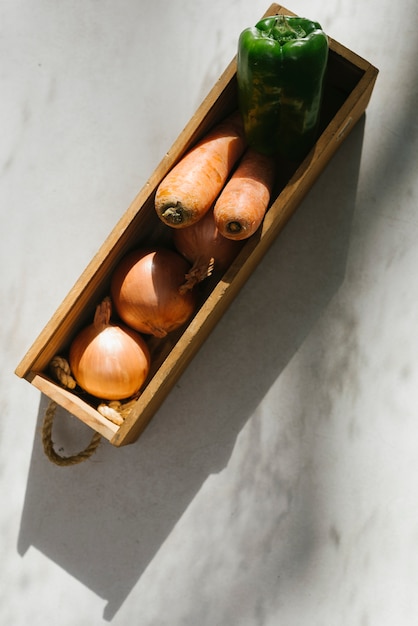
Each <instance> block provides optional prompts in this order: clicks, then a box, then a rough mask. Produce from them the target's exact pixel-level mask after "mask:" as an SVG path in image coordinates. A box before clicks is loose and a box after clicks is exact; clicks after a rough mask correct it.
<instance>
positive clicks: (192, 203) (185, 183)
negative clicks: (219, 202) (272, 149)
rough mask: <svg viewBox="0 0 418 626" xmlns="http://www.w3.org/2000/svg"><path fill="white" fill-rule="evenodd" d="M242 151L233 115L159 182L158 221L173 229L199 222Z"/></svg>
mask: <svg viewBox="0 0 418 626" xmlns="http://www.w3.org/2000/svg"><path fill="white" fill-rule="evenodd" d="M244 149H245V138H244V130H243V125H242V119H241V116H240V114H239V113H237V112H236V113H234V114H233V115H231V116H229V117H228V118H226V119H225V120H224V121H223V122H221V123H219V124H218V125H217V126H215V127H214V128H213V129H212V130H211V131H209V133H208V134H207V135H206V136H205V137H203V139H201V140H200V141H199V142H198V143H197V144H196V145H195V146H194V147H193V148H192V149H191V150H190V151H189V152H187V153H186V155H185V156H184V157H183V158H182V159H181V160H180V161H179V162H178V163H177V164H176V165H175V166H174V167H173V168H172V169H171V170H170V172H169V173H168V174H167V176H166V177H165V178H164V179H163V180H162V181H161V183H160V185H159V187H158V189H157V192H156V195H155V210H156V211H157V214H158V216H159V218H160V219H161V220H162V221H163V222H164V223H165V224H167V225H168V226H171V227H173V228H183V227H184V226H189V225H191V224H194V223H195V222H197V221H199V220H200V219H201V218H202V217H203V215H204V214H205V213H206V212H207V211H208V210H209V209H210V208H211V206H212V205H213V203H214V201H215V199H216V197H217V196H218V194H219V192H220V191H221V189H222V187H223V186H224V184H225V182H226V180H227V178H228V176H229V174H230V172H231V170H232V168H233V167H234V165H235V163H236V162H237V160H238V159H239V157H240V156H241V154H242V153H243V151H244Z"/></svg>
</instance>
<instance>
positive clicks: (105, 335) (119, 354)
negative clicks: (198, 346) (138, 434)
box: [69, 298, 151, 400]
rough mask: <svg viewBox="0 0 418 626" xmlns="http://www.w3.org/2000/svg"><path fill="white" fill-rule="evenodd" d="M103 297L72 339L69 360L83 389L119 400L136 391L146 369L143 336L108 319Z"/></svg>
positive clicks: (147, 361)
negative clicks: (91, 320) (90, 321)
mask: <svg viewBox="0 0 418 626" xmlns="http://www.w3.org/2000/svg"><path fill="white" fill-rule="evenodd" d="M110 311H111V304H110V299H109V298H106V299H105V300H104V301H103V302H102V303H101V304H100V305H99V306H98V307H97V309H96V314H95V317H94V322H93V324H90V325H89V326H86V327H85V328H83V329H82V330H81V331H80V332H79V333H78V335H76V337H75V338H74V339H73V341H72V343H71V346H70V351H69V364H70V368H71V371H72V373H73V376H74V378H75V379H76V381H77V383H78V384H79V386H80V387H81V388H82V389H84V390H85V391H87V393H89V394H91V395H93V396H95V397H97V398H101V399H103V400H122V399H126V398H130V397H131V396H133V395H135V394H137V393H138V392H139V390H140V389H141V387H142V386H143V384H144V382H145V380H146V378H147V376H148V373H149V369H150V362H151V359H150V353H149V350H148V346H147V344H146V342H145V340H144V339H143V338H142V337H141V336H140V335H139V334H138V333H137V332H135V331H134V330H132V329H131V328H127V327H125V326H123V325H119V324H112V323H110Z"/></svg>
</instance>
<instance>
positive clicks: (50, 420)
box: [42, 400, 102, 466]
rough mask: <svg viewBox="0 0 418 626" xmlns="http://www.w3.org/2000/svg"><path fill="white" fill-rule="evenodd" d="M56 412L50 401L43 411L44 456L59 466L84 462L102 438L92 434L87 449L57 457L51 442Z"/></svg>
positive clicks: (52, 402)
mask: <svg viewBox="0 0 418 626" xmlns="http://www.w3.org/2000/svg"><path fill="white" fill-rule="evenodd" d="M56 410H57V403H56V402H54V401H53V400H51V401H50V403H49V405H48V407H47V409H46V411H45V415H44V419H43V424H42V445H43V448H44V452H45V454H46V456H47V457H48V459H49V460H50V461H52V463H55V465H60V466H68V465H77V463H81V462H82V461H86V460H87V459H88V458H90V457H91V455H92V454H93V453H94V452H95V451H96V449H97V447H98V445H99V443H100V441H101V438H102V436H101V434H100V433H94V435H93V437H92V439H91V441H90V443H89V445H88V446H87V448H85V449H84V450H82V451H81V452H78V453H77V454H74V455H72V456H61V455H59V454H58V453H57V452H56V451H55V449H54V442H53V440H52V426H53V424H54V419H55V414H56Z"/></svg>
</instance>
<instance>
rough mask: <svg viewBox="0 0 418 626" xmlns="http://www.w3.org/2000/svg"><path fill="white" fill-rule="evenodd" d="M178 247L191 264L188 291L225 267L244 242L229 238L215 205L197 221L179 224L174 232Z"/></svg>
mask: <svg viewBox="0 0 418 626" xmlns="http://www.w3.org/2000/svg"><path fill="white" fill-rule="evenodd" d="M173 241H174V245H175V247H176V249H177V250H178V252H180V254H182V255H183V256H184V257H185V258H186V259H187V260H188V261H189V262H190V263H191V264H192V267H191V269H190V270H189V271H188V272H187V274H186V277H185V278H186V280H185V283H184V284H183V285H182V287H181V290H182V291H187V290H188V289H191V288H193V286H194V285H196V284H197V283H200V282H201V281H202V280H204V279H205V278H207V277H208V276H210V275H211V274H212V273H213V272H214V271H224V270H226V269H227V267H228V266H229V265H230V264H231V263H232V261H233V260H234V258H235V257H236V255H237V254H238V252H239V250H240V249H241V247H242V245H243V242H241V241H234V240H232V239H227V238H226V237H224V236H223V235H221V233H220V232H219V230H218V228H217V226H216V223H215V219H214V215H213V209H211V210H210V211H208V212H207V213H205V215H204V216H203V217H202V218H201V219H200V220H199V221H198V222H195V223H194V224H192V225H190V226H185V227H184V228H177V229H176V230H175V231H174V233H173Z"/></svg>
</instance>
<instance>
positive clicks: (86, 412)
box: [31, 374, 119, 439]
mask: <svg viewBox="0 0 418 626" xmlns="http://www.w3.org/2000/svg"><path fill="white" fill-rule="evenodd" d="M31 383H32V385H33V386H34V387H36V388H37V389H38V390H39V391H41V392H42V393H43V394H45V395H46V396H48V397H49V398H51V400H54V401H55V402H57V404H59V405H60V406H62V407H63V408H64V409H65V410H66V411H68V412H69V413H71V414H72V415H75V416H77V417H79V418H80V419H81V420H82V421H83V422H84V423H85V424H87V426H90V428H92V429H93V430H95V431H97V432H99V433H100V434H101V435H103V437H105V438H106V439H111V438H112V437H113V436H114V434H115V432H116V431H117V429H118V428H119V427H118V426H116V424H113V423H112V422H111V421H110V420H107V419H106V418H104V417H102V416H101V415H100V413H98V411H96V410H95V409H93V408H92V407H90V406H89V405H88V404H87V403H86V402H83V401H82V400H80V398H78V397H77V396H76V395H74V394H73V393H71V392H70V391H68V390H67V389H63V388H62V387H59V386H58V385H56V384H55V383H54V382H52V381H51V380H49V379H48V378H47V377H46V376H43V375H42V374H34V375H33V377H32V378H31Z"/></svg>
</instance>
